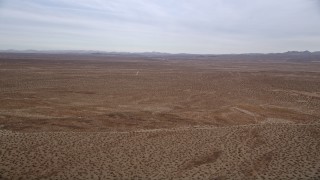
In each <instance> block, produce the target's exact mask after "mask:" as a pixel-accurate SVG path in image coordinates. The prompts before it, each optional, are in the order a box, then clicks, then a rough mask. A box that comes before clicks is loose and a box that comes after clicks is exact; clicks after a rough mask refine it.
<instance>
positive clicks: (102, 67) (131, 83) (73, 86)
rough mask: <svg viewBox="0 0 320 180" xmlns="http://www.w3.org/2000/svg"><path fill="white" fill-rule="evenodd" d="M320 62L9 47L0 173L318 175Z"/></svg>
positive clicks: (0, 67)
mask: <svg viewBox="0 0 320 180" xmlns="http://www.w3.org/2000/svg"><path fill="white" fill-rule="evenodd" d="M319 109H320V61H303V60H300V61H296V60H290V59H287V58H283V57H282V58H280V59H277V58H276V57H275V58H274V59H272V58H271V59H270V57H269V58H268V59H263V58H261V59H260V58H255V59H249V60H248V59H246V58H245V57H242V56H239V57H232V58H230V59H228V58H226V57H223V58H221V59H220V58H219V57H191V58H184V57H179V56H174V57H171V56H169V57H143V56H129V55H121V56H110V55H109V56H106V55H99V54H96V55H70V54H69V55H67V54H66V55H45V54H0V179H19V178H20V179H99V178H100V179H320V110H319Z"/></svg>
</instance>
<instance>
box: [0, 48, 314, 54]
mask: <svg viewBox="0 0 320 180" xmlns="http://www.w3.org/2000/svg"><path fill="white" fill-rule="evenodd" d="M0 53H36V54H38V53H39V54H100V55H103V54H106V55H108V54H109V55H112V54H113V55H145V56H168V55H169V56H170V55H196V56H212V55H215V56H216V55H218V56H219V55H281V54H283V55H295V56H296V55H320V51H314V52H310V51H287V52H284V53H243V54H191V53H190V54H189V53H163V52H107V51H95V50H13V49H8V50H0Z"/></svg>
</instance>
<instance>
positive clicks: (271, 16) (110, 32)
mask: <svg viewBox="0 0 320 180" xmlns="http://www.w3.org/2000/svg"><path fill="white" fill-rule="evenodd" d="M0 49H2V50H4V49H17V50H24V49H36V50H103V51H127V52H146V51H158V52H170V53H181V52H185V53H247V52H283V51H288V50H310V51H319V50H320V0H0Z"/></svg>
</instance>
